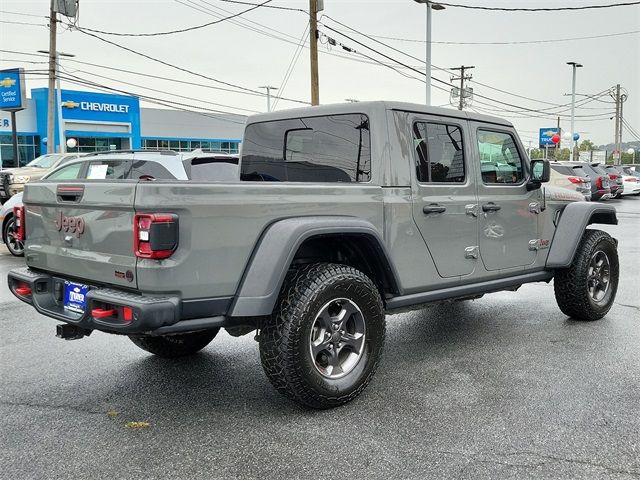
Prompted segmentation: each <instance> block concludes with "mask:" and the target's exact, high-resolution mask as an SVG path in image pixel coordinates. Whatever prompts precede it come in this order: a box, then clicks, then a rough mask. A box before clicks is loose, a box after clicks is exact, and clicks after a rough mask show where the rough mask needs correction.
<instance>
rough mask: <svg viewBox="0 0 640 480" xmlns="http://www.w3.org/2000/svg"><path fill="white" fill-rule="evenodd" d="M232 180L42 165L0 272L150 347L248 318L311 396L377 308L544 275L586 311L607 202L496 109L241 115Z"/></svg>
mask: <svg viewBox="0 0 640 480" xmlns="http://www.w3.org/2000/svg"><path fill="white" fill-rule="evenodd" d="M239 164H240V169H239V173H238V177H239V178H238V179H237V181H233V182H217V183H216V182H208V183H207V182H200V181H181V180H155V181H144V180H119V181H114V180H109V179H106V180H73V181H65V182H64V183H59V182H55V181H49V180H43V181H40V182H37V183H33V184H31V183H30V184H28V185H27V188H26V190H25V194H24V207H23V208H22V209H18V210H17V211H16V218H18V219H19V220H20V226H19V231H20V235H21V236H22V238H23V239H24V241H25V259H26V264H27V267H26V268H20V269H16V270H13V271H11V272H10V273H9V278H8V281H9V287H10V289H11V291H12V292H13V293H14V294H15V295H16V296H17V297H18V298H19V299H20V300H22V301H24V302H26V303H29V304H31V305H32V306H33V307H34V308H35V309H36V310H37V311H38V312H40V313H42V314H43V315H47V316H49V317H52V318H54V319H56V320H60V321H62V322H63V323H61V324H59V325H58V326H57V332H58V336H60V337H62V338H65V339H77V338H81V337H83V336H85V335H89V334H90V333H91V332H92V331H93V330H100V331H102V332H107V333H115V334H122V335H128V336H129V338H130V339H131V340H132V341H133V343H135V344H136V345H137V346H139V347H141V348H143V349H145V350H147V351H149V352H151V353H154V354H156V355H159V356H162V357H178V356H183V355H188V354H192V353H194V352H197V351H198V350H200V349H202V348H204V347H205V346H206V345H207V344H208V343H209V342H211V340H213V338H214V337H215V336H216V334H217V333H218V331H219V329H220V328H221V327H224V328H226V329H227V331H228V332H229V333H230V334H231V335H235V336H237V335H242V334H246V333H249V332H252V331H254V330H257V332H258V333H257V335H256V339H257V340H258V341H259V344H260V358H261V361H262V365H263V367H264V370H265V372H266V374H267V377H268V378H269V380H270V381H271V383H272V384H273V385H274V386H275V388H276V389H277V390H278V391H280V392H281V393H283V394H284V395H286V396H287V397H289V398H290V399H292V400H294V401H297V402H299V403H301V404H304V405H307V406H310V407H314V408H328V407H333V406H337V405H341V404H343V403H345V402H348V401H350V400H351V399H353V398H354V397H356V396H357V395H358V394H359V393H360V392H362V390H363V389H364V388H365V387H366V386H367V384H368V383H369V381H370V380H371V378H372V376H373V374H374V372H375V370H376V368H377V366H378V363H379V360H380V357H381V353H382V348H383V343H384V339H385V314H386V313H388V312H393V311H400V310H406V309H413V308H420V306H423V305H425V304H429V303H434V302H442V301H452V300H464V299H473V298H478V297H480V296H482V295H483V294H485V293H489V292H495V291H500V290H516V289H517V288H518V287H519V286H521V285H522V284H525V283H529V282H549V281H551V280H552V279H553V280H554V289H555V297H556V300H557V303H558V305H559V307H560V310H561V311H562V312H563V313H564V314H565V315H568V316H571V317H573V318H575V319H578V320H596V319H599V318H601V317H603V316H604V315H606V314H607V312H608V311H609V309H610V308H611V306H612V304H613V301H614V297H615V294H616V290H617V286H618V256H617V243H616V241H615V240H614V239H612V238H611V237H610V236H609V235H608V234H607V233H605V232H603V231H600V230H595V229H587V226H588V225H590V224H594V223H601V224H616V223H617V218H616V212H615V209H614V208H613V207H610V206H608V205H602V204H599V203H590V202H585V201H584V198H583V196H582V195H580V194H578V193H576V192H571V191H569V190H565V189H562V188H556V187H551V186H545V185H544V182H545V181H547V180H548V178H549V164H548V162H546V161H543V160H534V161H531V162H530V161H529V159H528V158H527V156H526V154H525V150H524V148H523V146H522V143H521V142H520V140H519V138H518V135H517V134H516V131H515V129H514V128H513V125H512V124H511V123H509V122H507V121H505V120H502V119H500V118H494V117H488V116H483V115H476V114H472V113H468V112H460V111H456V110H448V109H441V108H429V107H424V106H421V105H413V104H405V103H392V102H362V103H355V104H348V105H332V106H321V107H313V108H304V109H299V110H289V111H281V112H275V113H269V114H263V115H257V116H254V117H250V118H249V120H248V122H247V125H246V129H245V134H244V140H243V147H242V155H241V158H240V162H239Z"/></svg>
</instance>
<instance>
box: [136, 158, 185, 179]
mask: <svg viewBox="0 0 640 480" xmlns="http://www.w3.org/2000/svg"><path fill="white" fill-rule="evenodd" d="M140 177H147V178H149V177H151V178H153V179H156V180H174V179H175V178H176V177H175V176H174V175H172V174H171V172H169V170H167V169H166V168H164V167H163V166H162V165H160V164H159V163H158V162H150V161H145V160H135V161H134V162H133V163H132V165H131V173H130V174H129V176H128V177H127V178H133V179H134V180H138V179H139V178H140Z"/></svg>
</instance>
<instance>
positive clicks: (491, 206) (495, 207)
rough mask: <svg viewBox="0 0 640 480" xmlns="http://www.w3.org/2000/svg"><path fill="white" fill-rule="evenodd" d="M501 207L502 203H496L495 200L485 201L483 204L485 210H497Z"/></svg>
mask: <svg viewBox="0 0 640 480" xmlns="http://www.w3.org/2000/svg"><path fill="white" fill-rule="evenodd" d="M501 208H502V207H501V206H500V205H496V204H495V203H493V202H489V203H485V204H484V205H482V211H483V212H497V211H498V210H500V209H501Z"/></svg>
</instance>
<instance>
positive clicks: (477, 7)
mask: <svg viewBox="0 0 640 480" xmlns="http://www.w3.org/2000/svg"><path fill="white" fill-rule="evenodd" d="M438 4H440V5H443V6H445V7H452V8H466V9H469V10H488V11H496V12H562V11H575V10H593V9H601V8H613V7H628V6H631V5H640V1H634V2H619V3H610V4H608V5H583V6H579V7H555V8H549V7H533V8H522V7H483V6H480V5H460V4H456V3H443V2H438Z"/></svg>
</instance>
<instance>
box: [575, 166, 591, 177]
mask: <svg viewBox="0 0 640 480" xmlns="http://www.w3.org/2000/svg"><path fill="white" fill-rule="evenodd" d="M571 170H573V172H572V173H573V174H574V175H576V176H578V177H588V176H589V175H588V174H587V172H585V171H584V169H583V168H582V167H572V168H571Z"/></svg>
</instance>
